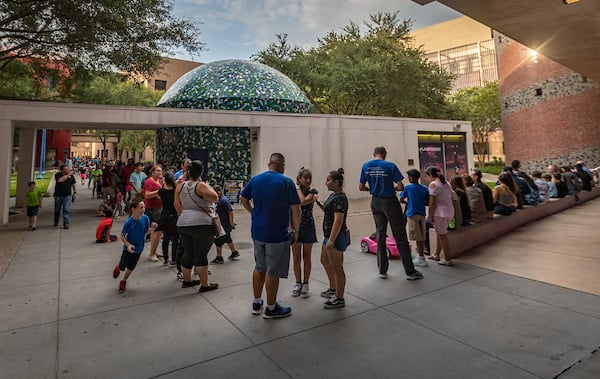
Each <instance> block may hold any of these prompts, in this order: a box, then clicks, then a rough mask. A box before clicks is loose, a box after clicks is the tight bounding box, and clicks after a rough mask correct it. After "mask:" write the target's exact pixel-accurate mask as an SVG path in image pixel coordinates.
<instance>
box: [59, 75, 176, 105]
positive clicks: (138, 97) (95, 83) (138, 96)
mask: <svg viewBox="0 0 600 379" xmlns="http://www.w3.org/2000/svg"><path fill="white" fill-rule="evenodd" d="M163 94H164V92H163V91H154V90H153V89H150V88H146V87H144V86H142V85H139V84H137V83H135V82H133V81H131V80H127V81H124V80H122V78H121V77H119V76H118V75H114V74H102V75H96V76H93V77H92V78H91V79H89V80H87V78H86V79H82V80H80V81H78V82H77V83H76V85H75V88H74V89H73V91H72V93H71V94H70V100H71V101H73V102H76V103H87V104H108V105H131V106H143V107H153V106H155V105H156V103H158V100H160V98H161V96H162V95H163Z"/></svg>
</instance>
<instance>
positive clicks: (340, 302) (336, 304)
mask: <svg viewBox="0 0 600 379" xmlns="http://www.w3.org/2000/svg"><path fill="white" fill-rule="evenodd" d="M324 306H325V308H326V309H333V308H343V307H345V306H346V302H345V301H344V299H340V298H339V297H337V296H333V297H332V298H331V299H329V301H326V302H325V304H324Z"/></svg>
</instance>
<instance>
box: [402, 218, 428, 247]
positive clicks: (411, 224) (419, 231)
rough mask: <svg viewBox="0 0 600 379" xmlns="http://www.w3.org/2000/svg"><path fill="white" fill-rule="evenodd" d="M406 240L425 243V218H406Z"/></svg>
mask: <svg viewBox="0 0 600 379" xmlns="http://www.w3.org/2000/svg"><path fill="white" fill-rule="evenodd" d="M407 221H408V239H409V240H411V241H425V233H426V229H425V216H423V215H412V216H410V217H408V220H407Z"/></svg>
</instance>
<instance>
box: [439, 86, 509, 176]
mask: <svg viewBox="0 0 600 379" xmlns="http://www.w3.org/2000/svg"><path fill="white" fill-rule="evenodd" d="M450 102H451V104H452V105H453V107H454V108H455V115H454V118H455V119H458V120H466V121H471V124H472V127H473V145H474V149H475V154H476V155H477V156H478V160H479V166H481V165H482V164H483V162H484V161H485V160H489V154H488V149H487V145H488V141H489V136H490V133H492V132H493V131H495V130H498V129H500V128H501V127H502V117H501V112H500V92H499V91H498V82H488V83H486V84H485V86H483V87H470V88H465V89H461V90H459V91H458V92H457V93H456V94H455V95H454V96H452V97H451V98H450Z"/></svg>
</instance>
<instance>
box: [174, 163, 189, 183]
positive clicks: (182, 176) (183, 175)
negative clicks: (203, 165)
mask: <svg viewBox="0 0 600 379" xmlns="http://www.w3.org/2000/svg"><path fill="white" fill-rule="evenodd" d="M190 163H192V160H191V159H190V158H185V159H184V160H183V163H182V164H181V170H179V171H177V172H176V173H175V181H176V182H177V183H183V182H185V181H186V180H187V179H188V178H187V171H188V168H189V167H190Z"/></svg>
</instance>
